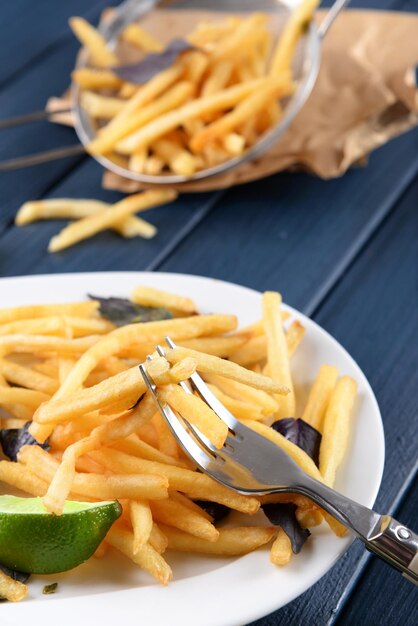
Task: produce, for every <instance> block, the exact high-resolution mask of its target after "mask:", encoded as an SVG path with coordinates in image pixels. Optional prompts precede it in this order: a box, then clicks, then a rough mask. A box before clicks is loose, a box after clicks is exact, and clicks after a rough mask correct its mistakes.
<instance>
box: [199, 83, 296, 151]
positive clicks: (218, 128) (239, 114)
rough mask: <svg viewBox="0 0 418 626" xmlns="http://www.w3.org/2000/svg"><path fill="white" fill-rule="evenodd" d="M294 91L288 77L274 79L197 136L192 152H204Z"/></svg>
mask: <svg viewBox="0 0 418 626" xmlns="http://www.w3.org/2000/svg"><path fill="white" fill-rule="evenodd" d="M249 82H251V81H249ZM244 84H245V83H244ZM293 90H294V86H293V84H292V83H291V82H290V81H289V79H288V78H287V77H283V78H280V79H279V78H278V79H276V80H273V79H272V80H271V81H270V83H269V84H268V85H266V86H265V87H264V88H263V89H260V90H256V91H255V92H254V93H252V94H250V95H248V96H247V97H246V98H244V99H243V100H242V101H241V102H239V103H238V104H237V106H236V107H235V109H234V110H233V111H231V112H230V113H227V114H226V115H223V116H222V117H220V118H219V119H218V120H216V121H215V122H213V123H212V124H209V126H206V128H204V129H203V130H202V131H201V132H200V133H198V134H197V135H195V136H194V137H193V139H192V140H191V142H190V147H191V149H192V151H193V152H196V153H199V152H202V151H203V149H204V147H205V145H206V144H207V143H210V142H213V141H215V140H216V139H219V138H220V137H223V136H225V135H227V134H228V133H229V132H231V131H233V130H235V129H236V128H237V127H238V126H240V124H243V123H244V122H245V121H246V120H247V119H249V118H252V117H253V116H254V115H256V114H257V113H259V112H260V111H261V110H262V109H263V108H264V107H265V106H266V105H268V104H269V103H270V102H271V101H274V99H277V98H279V97H283V96H288V95H290V94H291V93H292V91H293Z"/></svg>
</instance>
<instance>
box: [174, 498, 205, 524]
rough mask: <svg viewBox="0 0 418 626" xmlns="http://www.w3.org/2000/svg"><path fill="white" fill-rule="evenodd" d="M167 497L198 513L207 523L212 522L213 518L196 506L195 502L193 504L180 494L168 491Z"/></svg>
mask: <svg viewBox="0 0 418 626" xmlns="http://www.w3.org/2000/svg"><path fill="white" fill-rule="evenodd" d="M169 497H170V498H171V499H172V500H175V502H179V503H180V504H182V505H183V506H186V507H188V508H189V509H191V510H192V511H194V512H195V513H198V514H199V515H202V516H203V517H204V518H205V519H207V520H208V521H209V522H213V518H212V517H211V516H210V515H209V513H207V512H206V511H205V510H204V509H202V507H200V506H199V505H198V504H196V502H193V500H191V499H190V498H188V497H187V496H185V495H183V494H182V493H179V492H178V491H174V490H170V491H169Z"/></svg>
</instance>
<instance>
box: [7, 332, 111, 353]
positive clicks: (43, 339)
mask: <svg viewBox="0 0 418 626" xmlns="http://www.w3.org/2000/svg"><path fill="white" fill-rule="evenodd" d="M99 338H100V337H99V336H96V335H89V336H88V337H81V338H80V339H64V338H62V337H52V336H49V335H46V336H43V335H23V334H16V335H3V336H0V350H2V349H3V350H4V352H5V353H7V352H29V353H33V354H38V353H44V352H59V353H62V354H82V353H83V352H85V351H86V350H87V349H88V348H90V347H91V346H92V345H94V344H95V343H96V342H97V341H98V340H99Z"/></svg>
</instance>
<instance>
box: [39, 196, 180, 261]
mask: <svg viewBox="0 0 418 626" xmlns="http://www.w3.org/2000/svg"><path fill="white" fill-rule="evenodd" d="M175 197H176V193H175V192H174V191H169V190H167V191H163V190H161V191H144V192H143V193H139V194H135V195H133V196H128V197H127V198H124V199H123V200H120V202H117V203H116V204H115V205H113V207H112V208H111V209H105V210H103V211H100V213H97V214H95V215H91V216H89V217H85V218H84V219H82V220H79V221H78V222H75V223H74V224H70V225H69V226H67V227H66V228H64V229H63V230H62V231H61V232H60V233H59V235H56V236H55V237H53V238H52V239H51V241H50V243H49V247H48V250H49V251H50V252H58V251H59V250H64V249H65V248H68V247H69V246H72V245H74V244H75V243H78V242H79V241H82V240H83V239H88V238H89V237H92V236H93V235H96V234H97V233H98V232H100V231H102V230H105V229H106V228H109V227H111V226H112V225H113V224H115V223H118V222H120V221H121V220H123V219H124V218H126V217H128V216H129V215H132V214H133V213H136V212H137V211H140V210H144V209H150V208H152V207H154V206H157V205H159V204H165V203H168V202H171V201H173V200H174V199H175ZM138 219H139V218H137V220H138ZM143 227H144V228H143V237H147V238H149V237H153V236H154V235H155V232H156V229H155V227H154V226H152V225H151V224H148V223H147V222H145V221H144V222H143Z"/></svg>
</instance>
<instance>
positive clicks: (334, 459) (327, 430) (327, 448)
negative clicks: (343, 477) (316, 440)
mask: <svg viewBox="0 0 418 626" xmlns="http://www.w3.org/2000/svg"><path fill="white" fill-rule="evenodd" d="M356 393H357V384H356V382H355V381H354V380H353V379H352V378H350V377H349V376H343V377H342V378H340V380H339V381H338V383H337V385H336V386H335V389H334V391H333V392H332V394H331V397H330V399H329V404H328V408H327V411H326V413H325V418H324V425H323V432H322V439H321V446H320V449H319V469H320V472H321V474H322V476H323V480H324V482H325V483H327V484H328V485H331V486H332V485H333V484H334V481H335V476H336V473H337V469H338V467H339V465H340V464H341V461H342V460H343V458H344V455H345V453H346V451H347V448H348V443H349V434H350V418H351V413H352V409H353V405H354V400H355V397H356Z"/></svg>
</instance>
